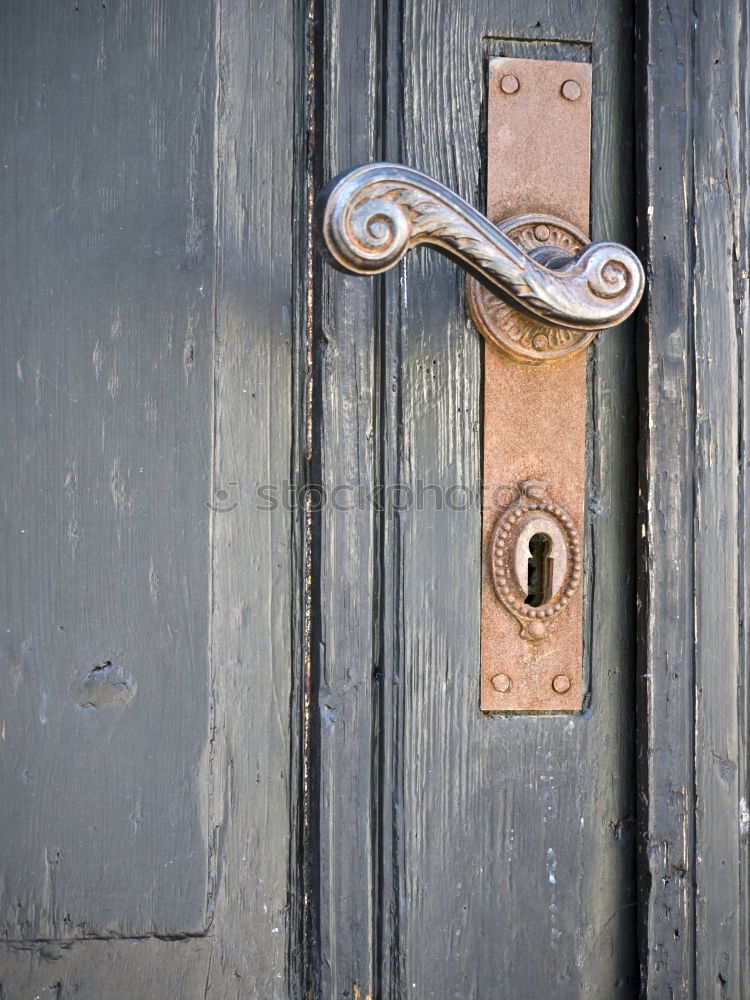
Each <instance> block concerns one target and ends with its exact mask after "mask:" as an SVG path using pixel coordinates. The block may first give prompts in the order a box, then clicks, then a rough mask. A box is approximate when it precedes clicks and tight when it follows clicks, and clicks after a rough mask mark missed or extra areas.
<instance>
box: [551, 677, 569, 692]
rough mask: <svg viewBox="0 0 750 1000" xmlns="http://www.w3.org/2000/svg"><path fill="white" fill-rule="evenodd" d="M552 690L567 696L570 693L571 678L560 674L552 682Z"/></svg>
mask: <svg viewBox="0 0 750 1000" xmlns="http://www.w3.org/2000/svg"><path fill="white" fill-rule="evenodd" d="M552 690H553V691H554V692H555V693H556V694H565V692H566V691H570V677H568V676H567V675H566V674H558V675H557V677H555V678H554V679H553V681H552Z"/></svg>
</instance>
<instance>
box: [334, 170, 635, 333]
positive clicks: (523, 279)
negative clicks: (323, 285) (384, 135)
mask: <svg viewBox="0 0 750 1000" xmlns="http://www.w3.org/2000/svg"><path fill="white" fill-rule="evenodd" d="M563 225H564V224H563ZM315 227H316V234H317V239H318V242H319V244H320V246H321V248H322V249H323V251H324V253H325V254H326V256H327V257H328V259H329V261H330V262H331V263H332V264H333V265H334V266H335V267H337V268H339V269H340V270H342V271H347V272H349V273H352V274H376V273H378V272H380V271H385V270H387V269H388V268H389V267H392V266H393V265H394V264H396V263H397V262H398V261H399V260H400V259H401V258H402V257H403V256H404V254H405V253H406V252H407V251H408V250H410V249H411V248H412V247H414V246H417V245H418V244H420V243H430V244H432V245H433V246H435V247H436V248H437V249H439V250H441V251H443V252H444V253H447V254H448V255H450V256H451V257H453V258H455V259H457V260H458V261H459V262H460V263H461V264H462V265H463V266H464V267H466V268H467V269H468V270H470V271H471V272H473V273H474V274H475V275H476V276H477V277H478V278H479V280H480V281H482V282H483V283H484V284H485V285H486V286H487V287H488V288H490V289H491V291H492V292H493V293H495V294H497V295H500V296H502V297H503V298H505V299H506V300H507V301H509V302H511V303H512V304H513V305H515V306H517V307H518V308H520V309H522V310H523V311H525V312H527V313H528V314H530V315H532V316H534V317H536V318H537V319H539V320H542V321H543V322H544V323H545V324H546V325H547V326H550V325H552V326H560V327H565V328H570V329H576V330H583V331H592V332H595V331H597V330H600V329H602V328H604V327H608V326H614V325H615V324H617V323H619V322H621V321H622V320H623V319H625V317H626V316H628V315H629V314H630V313H631V312H632V311H633V309H635V307H636V305H637V304H638V301H639V300H640V297H641V294H642V292H643V285H644V276H643V268H642V267H641V265H640V262H639V261H638V259H637V257H636V256H635V254H633V253H632V252H631V251H630V250H628V249H627V248H626V247H623V246H620V245H619V244H617V243H594V244H591V245H589V246H587V247H585V248H584V249H583V250H581V252H580V253H578V254H576V255H575V256H574V257H570V258H569V259H560V258H558V259H557V260H551V259H548V260H547V262H546V263H543V262H542V260H543V258H540V259H539V260H536V259H534V257H533V256H530V255H529V254H528V253H526V252H525V251H524V250H523V249H521V248H520V247H519V246H516V244H515V243H514V242H513V240H512V239H511V238H510V237H509V236H508V235H507V234H506V233H504V232H502V230H501V229H499V228H498V227H496V226H494V225H493V224H492V223H491V222H489V221H488V220H487V219H486V218H485V217H484V216H483V215H482V214H481V213H480V212H478V211H477V210H476V209H475V208H472V206H471V205H469V204H468V203H467V202H465V201H464V200H463V199H462V198H459V197H458V196H457V195H456V194H454V193H453V192H452V191H450V190H449V189H448V188H446V187H444V186H443V185H442V184H440V183H438V182H437V181H435V180H433V179H432V178H430V177H427V176H426V175H425V174H422V173H420V172H419V171H417V170H412V169H411V168H409V167H403V166H399V165H398V164H393V163H371V164H366V165H364V166H361V167H356V168H355V169H354V170H350V171H348V172H346V173H344V174H341V175H339V176H338V177H336V178H335V179H334V180H332V181H331V182H330V183H329V184H328V185H327V186H326V187H325V188H324V189H323V190H322V191H321V193H320V195H319V196H318V200H317V203H316V207H315Z"/></svg>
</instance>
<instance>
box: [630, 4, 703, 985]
mask: <svg viewBox="0 0 750 1000" xmlns="http://www.w3.org/2000/svg"><path fill="white" fill-rule="evenodd" d="M640 13H641V17H640V20H639V22H638V25H637V31H636V47H637V51H639V53H640V55H639V58H638V63H637V66H638V71H639V86H638V96H639V109H640V117H639V123H640V131H639V135H638V147H637V150H638V155H637V163H638V168H639V172H640V196H639V238H640V248H641V258H642V259H643V260H644V261H646V262H647V263H646V266H647V279H648V287H647V295H646V299H645V302H644V306H643V309H642V316H643V317H644V319H645V323H644V327H643V328H642V332H641V340H640V342H641V344H642V351H641V354H640V367H641V374H640V382H641V399H642V401H643V403H642V412H641V474H642V480H643V481H642V485H641V491H640V513H639V520H640V526H639V543H640V548H641V564H640V570H641V579H640V584H639V598H640V603H639V636H640V643H641V661H642V672H641V674H640V676H639V703H640V711H639V718H640V725H641V729H642V732H643V734H644V737H643V739H642V741H641V742H640V744H639V768H640V772H641V777H640V808H641V812H642V816H643V818H642V820H641V827H642V837H643V843H642V865H641V874H642V878H643V884H642V887H641V898H642V903H643V918H644V923H645V927H644V933H643V936H642V939H641V940H642V943H643V950H642V955H641V962H642V977H643V981H644V989H646V990H647V995H649V996H654V997H657V996H660V995H662V996H663V995H669V993H670V992H672V993H673V994H676V995H679V996H685V997H692V996H694V988H695V978H694V975H695V970H694V966H693V956H694V953H695V947H696V942H695V936H694V934H695V928H694V923H693V888H692V879H693V861H694V858H693V850H694V844H693V841H694V830H693V816H694V810H695V799H694V786H693V777H694V776H693V763H692V759H693V712H694V683H695V677H694V663H693V630H694V607H693V580H692V572H691V566H692V557H693V530H694V529H693V511H694V497H693V488H694V487H693V482H694V468H695V462H694V455H693V433H694V426H695V413H694V401H693V399H692V398H691V395H692V394H691V391H690V388H689V387H690V385H691V381H692V366H693V360H692V358H693V351H694V345H693V331H692V315H691V310H690V307H689V296H690V291H689V282H690V269H691V253H692V235H691V231H690V230H691V222H692V220H691V216H690V207H689V202H688V197H689V195H687V194H686V192H687V191H689V190H690V186H691V184H692V179H691V177H690V172H689V170H690V168H689V164H690V163H691V161H692V157H691V154H690V146H691V141H692V136H691V134H690V124H689V118H688V113H687V112H688V106H689V101H690V95H691V94H692V88H693V83H692V79H691V25H690V17H689V11H688V7H687V4H681V5H679V6H676V7H674V8H673V9H672V10H670V11H669V12H667V8H666V5H665V4H662V3H658V2H657V3H653V4H644V5H643V6H642V7H641V8H640ZM675 162H677V163H679V164H680V165H681V168H680V169H679V170H674V169H672V166H673V164H674V163H675ZM683 170H684V171H686V172H687V173H683Z"/></svg>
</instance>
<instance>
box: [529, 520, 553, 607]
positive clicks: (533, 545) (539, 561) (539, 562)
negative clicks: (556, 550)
mask: <svg viewBox="0 0 750 1000" xmlns="http://www.w3.org/2000/svg"><path fill="white" fill-rule="evenodd" d="M551 547H552V541H551V539H550V537H549V535H545V534H543V533H542V532H541V531H538V532H537V533H536V534H535V535H532V536H531V539H530V541H529V552H530V554H531V558H530V559H529V575H528V582H527V589H528V593H527V595H526V601H525V602H524V603H525V604H528V605H529V606H530V607H532V608H538V607H541V605H542V604H546V603H547V601H548V600H549V599H550V597H551V596H552V559H551V558H550V555H549V551H550V548H551Z"/></svg>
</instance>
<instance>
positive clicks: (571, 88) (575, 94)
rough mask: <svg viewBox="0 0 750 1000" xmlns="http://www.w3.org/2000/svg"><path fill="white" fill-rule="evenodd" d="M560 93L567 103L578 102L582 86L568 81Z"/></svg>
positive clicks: (573, 81)
mask: <svg viewBox="0 0 750 1000" xmlns="http://www.w3.org/2000/svg"><path fill="white" fill-rule="evenodd" d="M560 93H561V94H562V95H563V97H564V98H565V100H566V101H577V100H578V98H579V97H580V96H581V85H580V83H576V81H575V80H566V81H565V83H564V84H563V85H562V87H561V88H560Z"/></svg>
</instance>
